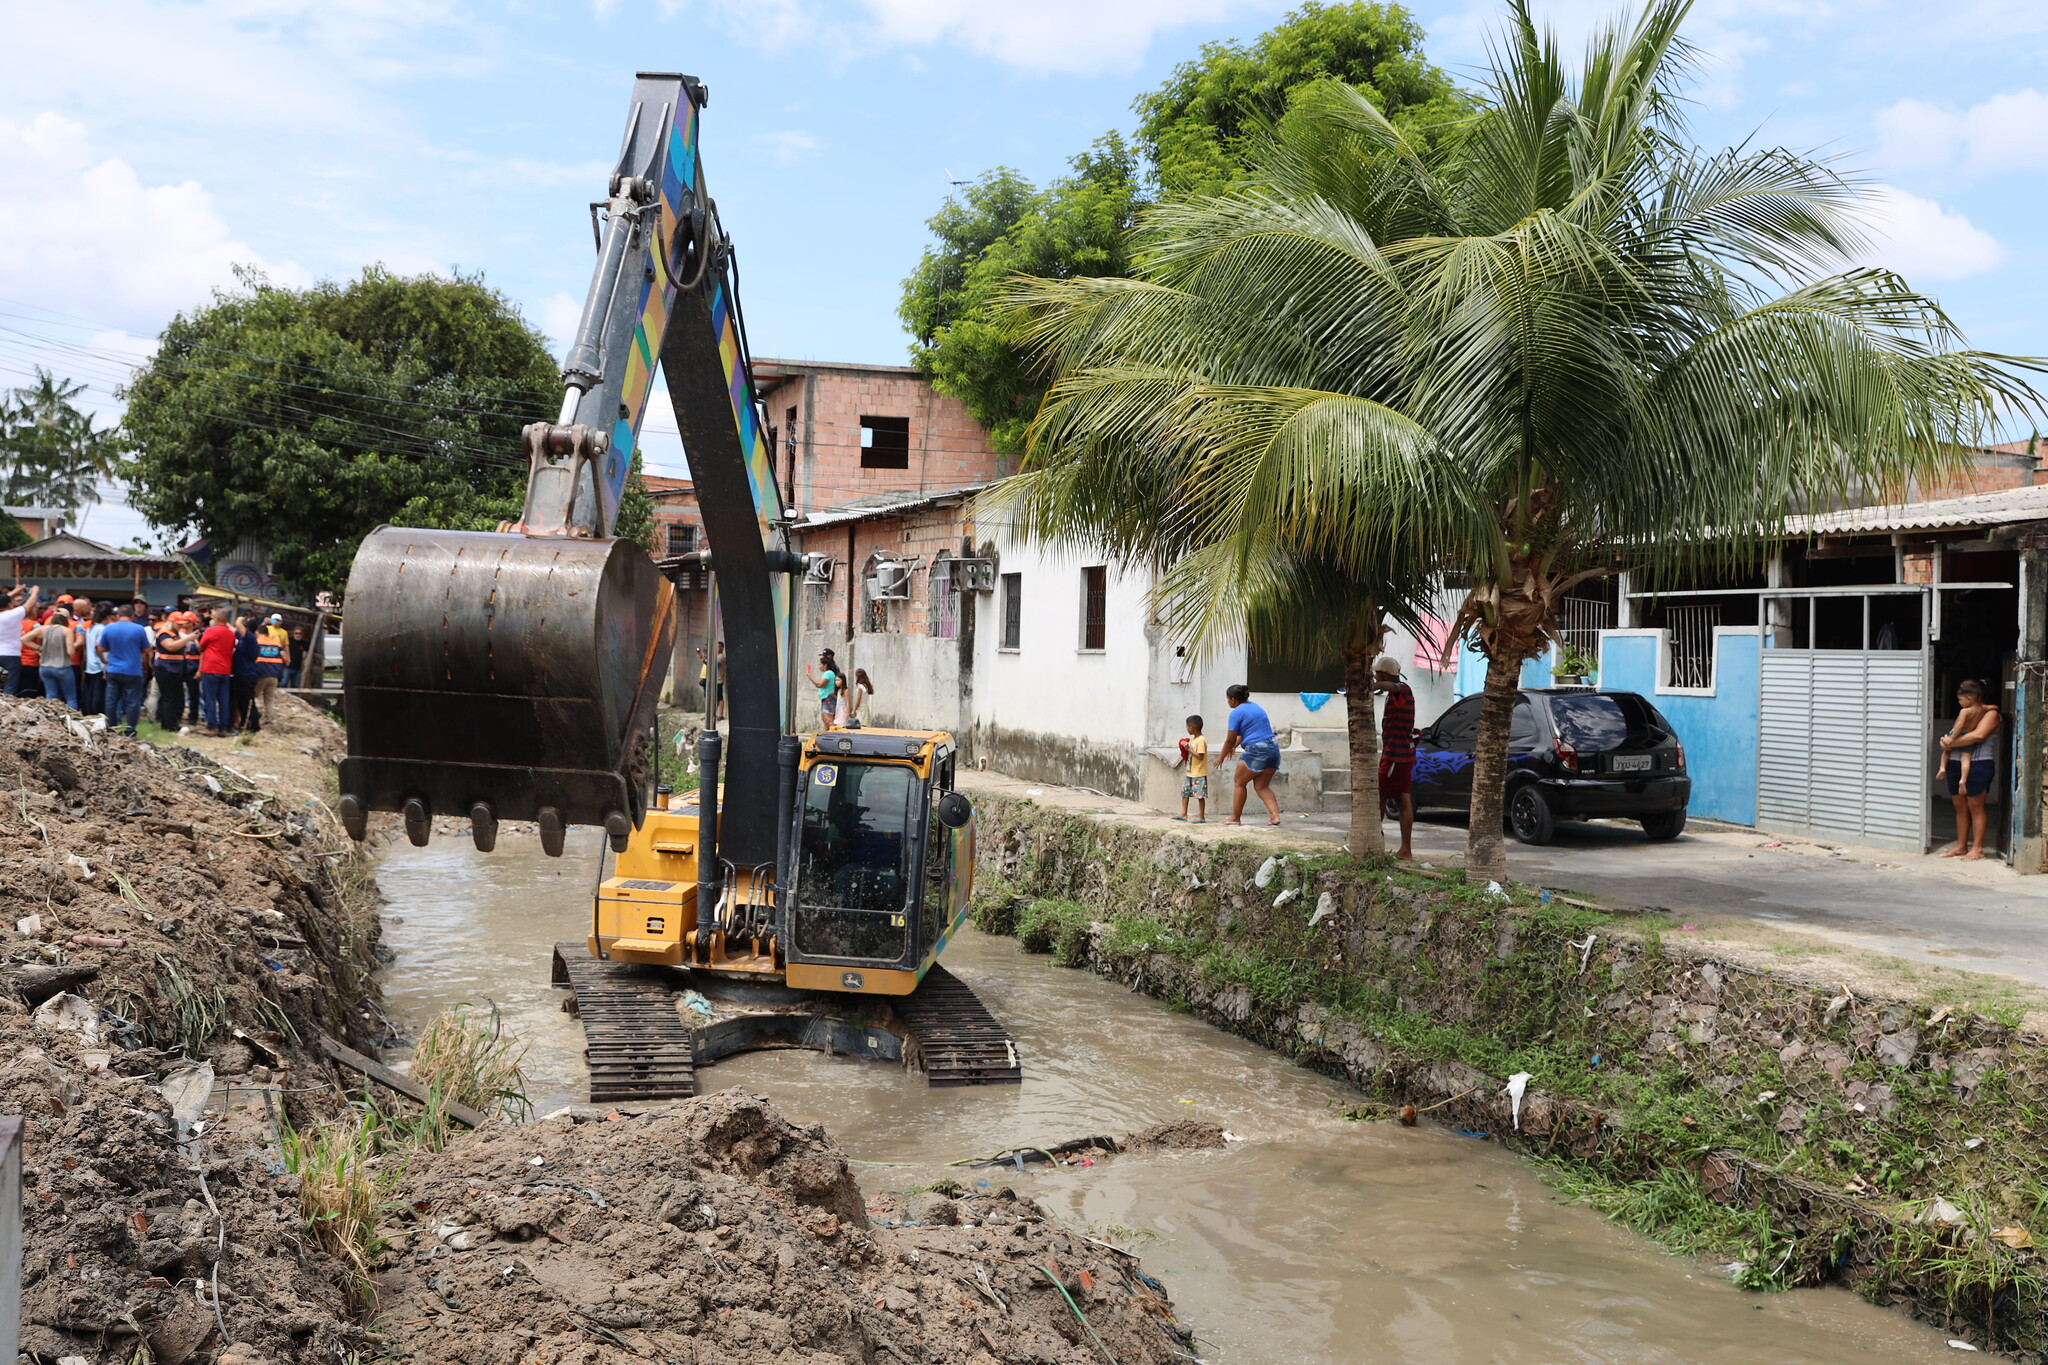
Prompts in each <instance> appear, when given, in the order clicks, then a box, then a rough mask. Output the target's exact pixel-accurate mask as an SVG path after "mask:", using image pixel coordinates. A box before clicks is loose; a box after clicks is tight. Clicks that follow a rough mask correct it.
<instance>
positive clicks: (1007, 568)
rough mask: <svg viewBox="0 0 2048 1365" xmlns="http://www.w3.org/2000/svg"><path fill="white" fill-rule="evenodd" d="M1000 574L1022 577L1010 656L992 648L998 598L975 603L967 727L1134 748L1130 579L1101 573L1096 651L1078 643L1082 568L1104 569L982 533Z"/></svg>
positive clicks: (1145, 644)
mask: <svg viewBox="0 0 2048 1365" xmlns="http://www.w3.org/2000/svg"><path fill="white" fill-rule="evenodd" d="M983 529H984V530H985V531H990V532H992V535H991V538H992V539H994V540H995V542H996V544H997V546H998V550H999V558H1000V561H1001V562H1000V568H999V573H1001V574H1013V573H1016V574H1022V575H1023V589H1024V596H1023V611H1022V613H1021V616H1020V622H1019V624H1020V627H1021V629H1020V632H1019V636H1020V638H1019V642H1018V648H1017V649H1016V650H1014V651H1011V650H1005V649H1001V648H999V646H1000V645H1001V643H1002V638H1003V594H1002V587H1001V583H1000V580H999V581H998V584H997V588H996V591H995V592H992V593H985V594H983V595H982V599H981V606H980V608H979V615H978V618H977V624H976V628H975V640H974V648H975V662H974V679H975V681H974V719H975V720H976V721H977V722H979V723H981V724H984V725H993V726H999V727H1001V728H1002V729H1005V730H1013V731H1038V732H1042V733H1047V734H1057V735H1064V736H1068V737H1071V738H1073V739H1078V740H1085V741H1090V742H1093V743H1099V744H1125V745H1131V746H1142V745H1143V744H1144V743H1145V742H1146V740H1147V736H1146V733H1145V730H1146V677H1147V675H1148V673H1149V672H1150V666H1151V653H1152V646H1151V643H1150V642H1149V641H1148V640H1147V639H1146V631H1145V622H1146V618H1147V612H1146V610H1145V594H1146V592H1147V590H1148V587H1149V584H1148V583H1147V582H1146V580H1145V577H1144V576H1143V575H1142V574H1139V573H1126V572H1123V571H1121V570H1119V569H1118V568H1116V567H1115V566H1114V565H1111V566H1109V581H1108V608H1109V612H1108V629H1107V631H1106V633H1105V638H1104V648H1103V649H1102V650H1101V651H1100V652H1084V651H1083V650H1082V649H1081V647H1080V645H1081V610H1082V602H1081V569H1082V568H1083V566H1085V565H1090V564H1099V563H1102V562H1103V561H1102V560H1100V559H1096V558H1091V557H1088V556H1085V555H1079V554H1070V553H1065V552H1048V551H1045V550H1042V549H1040V548H1038V547H1036V546H1030V545H1024V544H1020V543H1018V542H1016V541H1015V540H1014V539H1012V538H1011V537H1009V536H1008V535H1007V534H1005V530H999V529H996V528H993V527H988V526H987V525H986V524H984V527H983Z"/></svg>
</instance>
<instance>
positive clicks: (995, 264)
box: [898, 133, 1139, 451]
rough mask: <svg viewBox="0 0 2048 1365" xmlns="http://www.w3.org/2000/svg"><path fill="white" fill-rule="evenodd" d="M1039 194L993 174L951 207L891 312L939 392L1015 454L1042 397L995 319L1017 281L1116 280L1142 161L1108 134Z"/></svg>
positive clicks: (1015, 177) (999, 172)
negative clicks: (997, 304) (996, 306)
mask: <svg viewBox="0 0 2048 1365" xmlns="http://www.w3.org/2000/svg"><path fill="white" fill-rule="evenodd" d="M1070 164H1071V165H1072V167H1073V174H1072V175H1070V176H1066V177H1064V178H1062V179H1059V180H1055V181H1054V182H1053V183H1052V184H1050V185H1048V186H1046V187H1045V188H1044V189H1043V190H1040V189H1037V188H1035V187H1033V186H1032V184H1031V182H1030V181H1028V180H1026V179H1025V178H1024V177H1023V176H1021V175H1019V174H1017V172H1015V171H1013V170H1010V169H1008V168H1007V167H998V168H997V169H995V170H993V171H990V172H989V173H988V174H986V175H984V176H982V177H981V179H979V180H977V181H975V182H974V184H972V185H970V186H968V188H967V191H966V193H965V194H964V195H962V196H960V198H958V199H948V200H947V201H946V204H945V207H943V208H941V209H940V210H939V212H938V213H937V214H936V215H934V216H933V218H932V219H931V222H930V227H931V229H932V233H933V235H934V236H936V237H937V238H938V241H937V243H935V244H934V245H933V246H932V247H930V248H928V249H927V250H926V251H925V253H924V257H923V259H922V260H920V261H919V262H918V266H917V269H916V270H915V271H914V272H913V273H912V274H911V276H910V278H909V279H907V280H905V281H904V283H903V302H902V306H901V307H900V309H899V310H898V312H899V316H901V317H902V319H903V322H904V325H905V326H907V327H909V328H910V330H911V333H912V334H913V335H914V336H915V337H916V339H917V340H916V343H915V344H914V345H913V346H912V347H911V355H912V358H913V359H914V361H915V362H916V364H917V365H918V367H919V368H920V369H922V370H923V371H924V372H925V373H926V374H928V375H930V376H932V378H933V380H934V381H935V382H936V383H937V385H938V387H939V389H940V390H941V391H942V392H945V393H949V394H952V395H953V396H954V397H956V398H958V399H960V400H961V401H962V402H963V403H965V404H966V405H967V410H968V411H969V412H971V413H973V414H974V417H975V420H976V421H978V422H980V423H981V425H982V426H983V427H984V428H985V429H987V431H988V433H989V444H990V445H991V446H993V447H994V448H995V449H997V450H1009V451H1015V450H1020V449H1022V447H1023V440H1024V430H1025V427H1026V426H1027V425H1028V424H1029V423H1030V420H1031V414H1032V413H1033V412H1035V411H1036V410H1037V408H1038V403H1039V400H1040V398H1041V397H1043V395H1044V392H1045V381H1044V379H1043V378H1042V377H1041V376H1039V375H1038V374H1036V373H1034V372H1033V370H1032V369H1031V367H1030V366H1029V365H1028V364H1027V363H1026V361H1025V359H1024V357H1023V356H1022V355H1020V354H1019V353H1018V351H1017V349H1016V347H1015V346H1014V345H1013V344H1012V343H1011V342H1010V340H1009V338H1008V337H1007V336H1006V335H1004V331H1003V328H1002V326H1001V324H999V323H998V322H997V321H996V319H995V318H994V317H993V315H992V313H991V305H992V304H993V302H994V301H995V299H996V298H997V297H998V296H999V295H1000V294H1002V293H1003V292H1004V291H1005V290H1006V289H1008V288H1009V286H1010V280H1011V279H1012V278H1013V277H1014V276H1016V275H1020V274H1023V275H1035V276H1040V277H1043V278H1048V279H1067V278H1071V277H1074V276H1080V275H1114V274H1119V273H1121V272H1122V271H1123V270H1124V269H1125V268H1126V267H1127V266H1128V264H1129V263H1128V261H1127V259H1126V258H1125V256H1124V235H1125V233H1126V232H1127V231H1128V230H1129V229H1130V226H1131V223H1132V221H1133V220H1134V217H1135V214H1136V212H1137V207H1138V202H1139V201H1138V181H1137V162H1136V158H1135V157H1134V156H1133V155H1132V153H1131V150H1130V148H1129V147H1128V146H1126V145H1125V143H1124V141H1123V139H1122V138H1120V137H1118V136H1117V135H1116V134H1114V133H1111V134H1109V135H1108V136H1106V137H1103V138H1101V139H1100V140H1098V141H1097V142H1096V144H1095V146H1094V148H1093V149H1092V150H1090V151H1088V152H1084V153H1083V154H1081V155H1080V156H1077V157H1075V158H1074V159H1073V161H1072V162H1071V163H1070Z"/></svg>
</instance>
